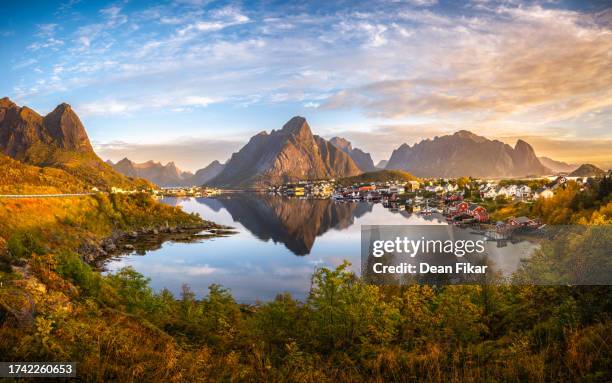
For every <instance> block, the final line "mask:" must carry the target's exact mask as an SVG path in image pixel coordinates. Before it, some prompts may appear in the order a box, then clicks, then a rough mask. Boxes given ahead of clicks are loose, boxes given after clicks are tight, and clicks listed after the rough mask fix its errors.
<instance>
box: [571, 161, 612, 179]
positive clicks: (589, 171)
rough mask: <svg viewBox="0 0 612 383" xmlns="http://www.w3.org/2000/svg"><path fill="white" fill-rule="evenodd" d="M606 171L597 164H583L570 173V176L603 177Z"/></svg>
mask: <svg viewBox="0 0 612 383" xmlns="http://www.w3.org/2000/svg"><path fill="white" fill-rule="evenodd" d="M605 174H606V172H605V171H604V170H601V169H600V168H598V167H597V166H595V165H591V164H582V165H580V167H579V168H578V169H576V170H574V171H573V172H571V173H570V174H569V176H570V177H601V176H604V175H605Z"/></svg>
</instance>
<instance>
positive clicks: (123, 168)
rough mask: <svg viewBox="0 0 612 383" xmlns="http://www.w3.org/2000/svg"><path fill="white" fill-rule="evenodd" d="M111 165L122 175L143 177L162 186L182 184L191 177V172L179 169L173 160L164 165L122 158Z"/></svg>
mask: <svg viewBox="0 0 612 383" xmlns="http://www.w3.org/2000/svg"><path fill="white" fill-rule="evenodd" d="M113 167H114V168H115V169H116V170H117V171H118V172H120V173H121V174H123V175H126V176H128V177H139V178H144V179H145V180H148V181H151V182H153V183H154V184H156V185H159V186H162V187H168V186H182V185H183V184H184V181H185V180H186V179H188V178H191V177H193V173H189V172H183V171H181V170H179V169H178V168H177V167H176V165H175V164H174V162H168V163H167V164H166V165H162V164H161V163H160V162H154V161H147V162H143V163H135V162H132V161H130V160H129V159H127V158H124V159H122V160H121V161H119V162H117V163H116V164H114V165H113Z"/></svg>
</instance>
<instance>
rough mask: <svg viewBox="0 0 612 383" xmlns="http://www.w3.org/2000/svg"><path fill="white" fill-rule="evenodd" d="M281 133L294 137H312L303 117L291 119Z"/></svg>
mask: <svg viewBox="0 0 612 383" xmlns="http://www.w3.org/2000/svg"><path fill="white" fill-rule="evenodd" d="M280 131H281V132H282V133H285V134H291V135H293V136H296V137H304V138H305V137H307V136H312V132H311V131H310V126H309V125H308V122H307V121H306V119H305V118H304V117H300V116H295V117H293V118H291V119H290V120H289V121H287V123H286V124H285V125H283V128H282V129H281V130H280Z"/></svg>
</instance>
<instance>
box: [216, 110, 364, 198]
mask: <svg viewBox="0 0 612 383" xmlns="http://www.w3.org/2000/svg"><path fill="white" fill-rule="evenodd" d="M359 173H361V171H360V170H359V168H358V167H357V165H356V164H355V162H354V161H353V160H352V159H351V158H350V157H349V155H348V154H346V153H344V152H343V151H342V150H340V149H338V148H336V147H335V146H334V145H332V144H331V143H329V142H328V141H326V140H324V139H323V138H321V137H319V136H315V135H313V134H312V132H311V130H310V126H308V123H307V122H306V119H304V118H303V117H293V118H292V119H291V120H289V121H288V122H287V123H286V124H285V125H284V126H283V128H282V129H280V130H273V131H272V132H270V133H269V134H268V133H266V132H261V133H259V134H257V135H255V136H253V137H251V139H250V140H249V142H248V143H247V144H246V145H245V146H244V147H242V149H240V151H238V152H237V153H234V154H233V155H232V157H231V158H230V160H229V161H228V162H227V163H226V165H225V168H224V169H223V170H222V171H221V173H219V175H218V176H216V177H215V178H213V179H212V180H211V181H210V183H211V184H212V185H216V186H221V187H250V186H255V187H259V186H265V185H272V184H281V183H284V182H290V181H297V180H307V179H324V178H333V177H345V176H351V175H356V174H359Z"/></svg>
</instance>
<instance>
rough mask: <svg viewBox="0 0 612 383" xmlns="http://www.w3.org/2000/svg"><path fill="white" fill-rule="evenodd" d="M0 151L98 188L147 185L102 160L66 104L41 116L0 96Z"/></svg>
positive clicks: (77, 118) (78, 120) (74, 114)
mask: <svg viewBox="0 0 612 383" xmlns="http://www.w3.org/2000/svg"><path fill="white" fill-rule="evenodd" d="M0 153H3V154H5V155H7V156H9V157H11V158H14V159H16V160H18V161H20V162H23V163H26V164H29V165H35V166H40V167H53V168H58V169H62V170H64V171H65V172H66V173H69V174H71V175H73V176H74V177H76V178H78V179H79V180H81V181H83V182H84V183H85V184H87V185H90V186H96V187H99V188H105V189H108V188H110V187H112V186H117V187H122V188H133V187H140V186H142V187H145V186H150V185H148V184H142V183H141V182H134V181H133V180H129V179H128V178H126V177H125V176H123V175H121V174H119V173H118V172H116V171H115V170H114V169H113V168H112V167H111V166H109V165H108V164H106V163H104V162H103V161H102V160H101V159H100V158H99V157H98V156H97V155H96V153H95V152H94V151H93V148H92V146H91V143H90V142H89V138H88V136H87V132H86V131H85V128H84V127H83V124H82V123H81V120H80V119H79V117H78V116H77V115H76V113H75V112H74V110H73V109H72V108H71V107H70V105H68V104H60V105H58V106H57V107H56V108H55V109H54V110H53V111H52V112H51V113H49V114H47V115H46V116H44V117H43V116H41V115H39V114H38V113H36V112H35V111H34V110H32V109H30V108H28V107H27V106H24V107H19V106H17V105H16V104H15V103H14V102H12V101H11V100H9V99H8V98H7V97H5V98H2V99H0ZM137 185H138V186H137Z"/></svg>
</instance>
